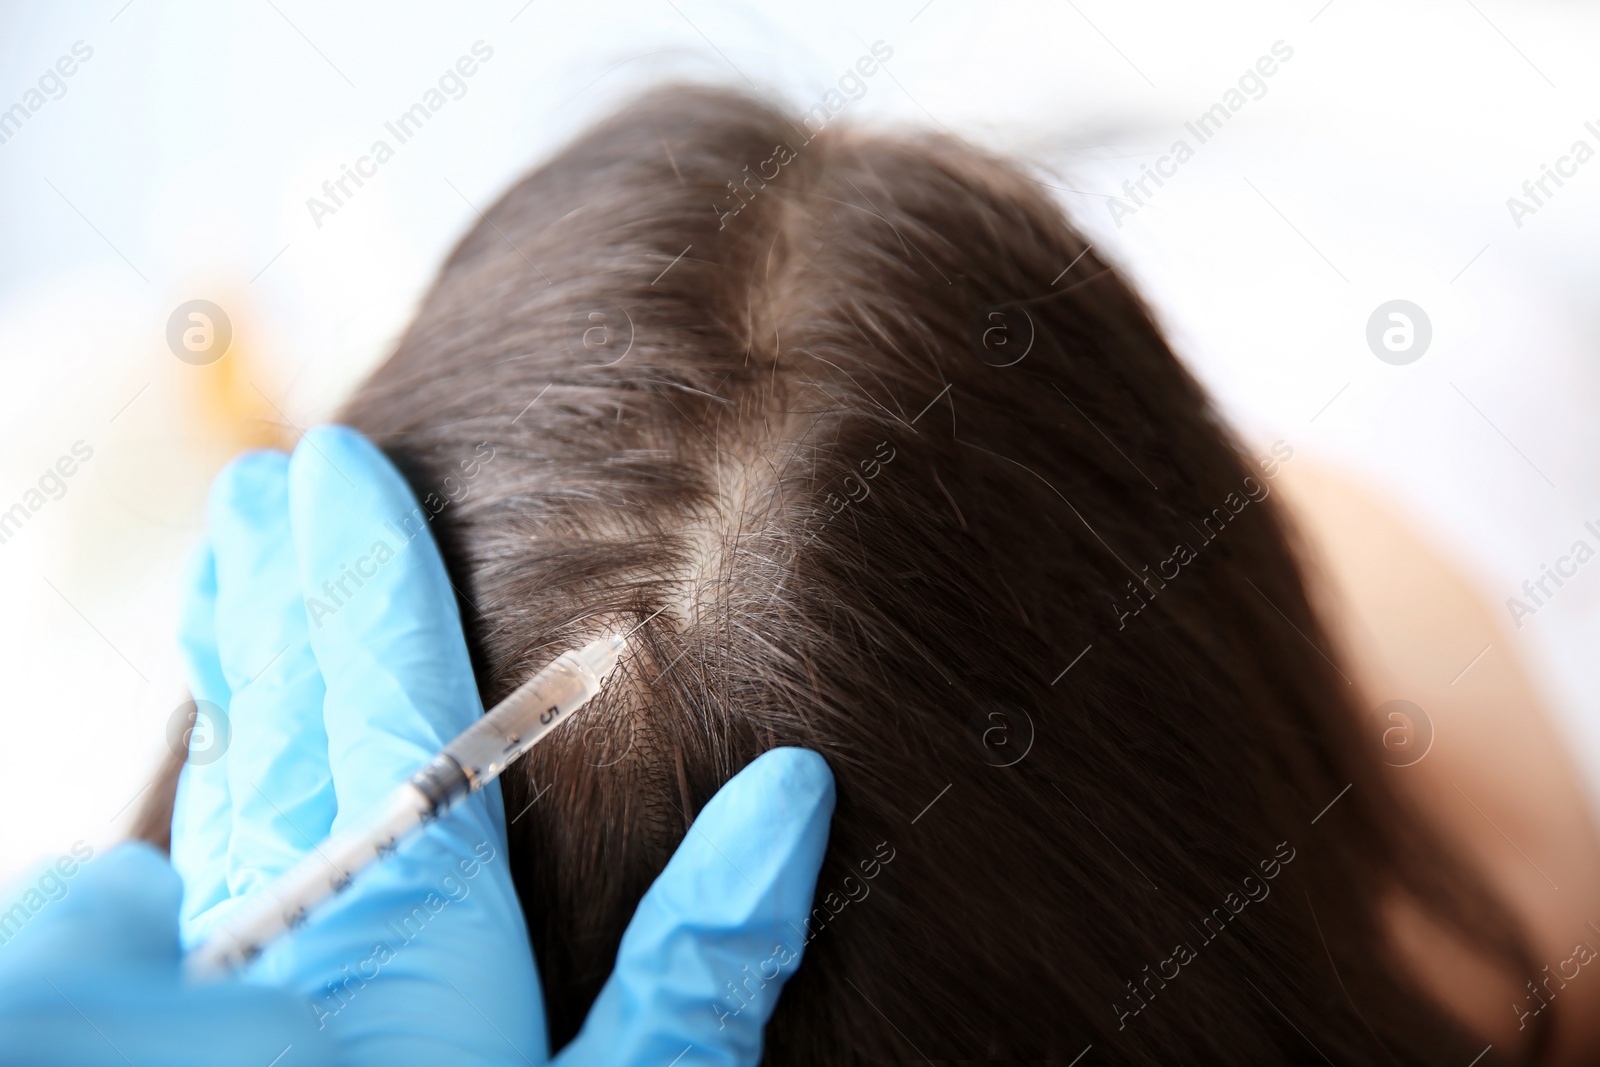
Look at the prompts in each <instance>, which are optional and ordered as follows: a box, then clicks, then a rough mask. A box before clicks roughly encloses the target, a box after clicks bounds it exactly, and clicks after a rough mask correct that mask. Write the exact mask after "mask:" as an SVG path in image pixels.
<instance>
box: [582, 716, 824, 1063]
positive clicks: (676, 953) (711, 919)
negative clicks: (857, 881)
mask: <svg viewBox="0 0 1600 1067" xmlns="http://www.w3.org/2000/svg"><path fill="white" fill-rule="evenodd" d="M832 816H833V775H832V774H831V773H830V772H829V770H828V765H827V763H826V762H824V761H823V759H822V757H821V756H819V755H817V754H816V753H815V752H811V751H808V750H806V749H799V748H779V749H774V750H772V751H770V752H767V753H765V754H763V755H762V756H760V757H759V758H758V759H756V760H754V761H753V762H752V763H751V764H750V765H749V766H748V767H746V768H745V769H744V770H742V771H740V772H739V773H738V774H736V775H735V776H734V777H733V778H732V779H731V780H730V781H729V782H728V783H727V785H725V786H723V787H722V789H721V790H719V791H718V793H717V795H716V796H714V797H712V798H711V802H710V803H709V804H707V805H706V807H705V810H704V811H702V812H701V813H700V816H699V818H697V819H696V820H695V821H694V824H693V825H692V826H691V827H690V828H689V833H688V835H687V836H686V837H685V838H684V840H683V843H682V844H681V845H679V846H678V851H677V852H676V853H675V854H674V855H673V857H672V860H671V861H670V862H669V863H668V864H667V868H666V870H665V871H663V872H662V873H661V876H660V877H659V878H657V879H656V881H655V884H654V885H652V886H651V887H650V890H649V892H647V893H646V894H645V896H644V899H643V900H642V901H640V903H639V909H638V911H637V912H635V913H634V917H633V921H632V922H631V923H630V924H629V925H628V929H627V932H626V933H624V934H623V936H622V946H621V948H620V949H619V950H618V952H617V966H616V969H615V970H614V971H612V973H611V977H610V978H609V979H608V980H607V981H606V984H605V987H604V988H603V989H602V990H601V991H600V996H599V998H598V999H597V1000H596V1001H595V1004H594V1008H593V1009H592V1010H591V1011H590V1012H589V1017H588V1019H586V1020H585V1021H584V1024H583V1029H582V1031H580V1032H579V1034H578V1036H577V1038H576V1039H574V1040H573V1042H572V1044H570V1045H568V1046H567V1047H566V1048H565V1049H564V1050H563V1051H562V1053H561V1055H560V1056H558V1057H557V1058H556V1063H558V1064H564V1065H568V1067H577V1065H579V1064H583V1065H588V1064H620V1065H626V1067H644V1065H647V1064H665V1063H673V1064H675V1067H694V1065H704V1064H717V1065H729V1067H731V1065H740V1067H754V1065H755V1064H756V1063H757V1062H758V1061H759V1060H760V1059H761V1035H762V1030H763V1028H764V1027H765V1026H766V1023H767V1020H768V1019H769V1018H770V1017H771V1015H772V1009H773V1008H774V1007H775V1006H776V1004H777V1001H778V993H779V991H780V990H781V989H782V987H783V984H784V982H786V981H787V980H788V978H789V976H790V975H791V974H793V973H794V971H795V968H797V967H798V966H799V965H800V956H801V954H802V953H803V951H804V949H805V935H804V933H803V931H804V930H805V929H806V918H807V914H808V913H809V911H810V909H811V898H812V894H813V893H814V892H815V890H816V884H817V873H818V872H819V871H820V870H821V868H822V855H823V852H824V851H825V850H826V848H827V844H828V822H829V820H830V819H831V818H832Z"/></svg>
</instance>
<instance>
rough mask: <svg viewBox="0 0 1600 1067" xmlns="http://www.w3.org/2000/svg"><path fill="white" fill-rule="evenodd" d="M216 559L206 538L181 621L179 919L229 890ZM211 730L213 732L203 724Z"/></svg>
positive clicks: (175, 817) (227, 696) (176, 830)
mask: <svg viewBox="0 0 1600 1067" xmlns="http://www.w3.org/2000/svg"><path fill="white" fill-rule="evenodd" d="M216 617H217V560H216V555H215V554H214V553H213V552H212V551H211V543H210V542H209V541H207V542H206V543H205V544H203V545H201V546H200V550H199V551H198V552H196V553H195V556H194V559H193V560H192V561H191V562H190V566H189V577H188V582H187V585H186V588H185V592H184V599H183V614H182V616H181V619H180V621H179V624H178V649H179V653H180V654H181V655H182V657H183V662H184V668H185V673H186V675H187V677H188V680H189V695H190V697H191V698H192V699H193V700H194V702H195V709H194V710H195V716H196V717H195V719H194V721H193V722H192V724H191V726H190V737H189V738H188V739H183V738H179V739H177V740H178V743H180V744H183V745H187V746H188V749H189V752H190V755H191V758H188V759H186V760H185V761H184V765H183V770H182V772H181V773H180V774H179V776H178V793H177V798H176V800H175V801H174V803H173V808H172V866H173V867H174V868H176V869H177V871H178V874H179V875H180V876H181V877H182V879H183V885H184V892H183V909H182V912H181V913H180V926H186V925H187V924H188V923H189V922H190V921H191V920H193V919H194V918H195V917H196V916H198V915H200V914H201V913H202V912H205V911H207V910H208V909H210V908H212V907H215V906H216V905H217V904H219V903H221V902H222V901H224V900H226V899H227V898H228V877H227V873H228V870H227V868H228V834H229V827H230V826H231V824H232V810H231V805H230V802H229V800H228V768H227V767H226V766H225V765H224V764H223V763H222V761H221V760H222V757H223V756H224V755H225V754H226V752H227V748H226V740H225V739H224V738H225V736H231V731H229V730H228V727H227V712H228V704H229V702H230V700H231V697H232V690H230V689H229V688H228V682H227V679H226V678H224V677H223V675H222V660H221V657H220V656H219V654H218V652H217V627H216V621H217V618H216ZM205 730H209V731H211V734H210V736H209V738H203V737H202V732H203V731H205Z"/></svg>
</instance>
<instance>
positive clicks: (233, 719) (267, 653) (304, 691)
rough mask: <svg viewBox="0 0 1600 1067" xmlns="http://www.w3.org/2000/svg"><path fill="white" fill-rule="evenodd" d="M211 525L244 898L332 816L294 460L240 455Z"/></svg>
mask: <svg viewBox="0 0 1600 1067" xmlns="http://www.w3.org/2000/svg"><path fill="white" fill-rule="evenodd" d="M210 521H211V540H212V546H213V549H214V550H215V552H216V557H217V623H216V625H217V650H218V653H219V655H220V658H221V661H222V672H223V676H224V677H225V678H226V679H227V682H228V685H229V687H230V688H231V689H232V690H233V699H232V702H231V704H230V706H229V708H228V718H229V725H230V727H231V730H232V739H231V741H230V743H229V748H228V752H227V756H226V757H225V761H224V765H225V766H226V767H227V771H228V795H229V798H230V800H231V802H232V810H233V830H232V835H231V836H230V838H229V841H228V874H227V877H228V889H229V891H230V892H231V894H232V895H233V896H235V897H241V896H244V895H246V894H249V893H251V892H254V891H257V890H259V889H261V888H263V887H264V886H266V885H267V884H268V883H270V882H271V881H272V879H274V878H276V877H277V876H278V875H279V874H281V873H283V872H284V871H285V870H287V869H288V868H289V867H290V866H292V865H293V864H294V863H296V862H297V861H298V860H299V859H300V857H301V856H302V855H304V854H305V853H306V852H308V851H310V849H311V848H312V847H313V846H314V845H316V844H317V843H318V842H319V841H321V840H322V839H323V838H324V837H326V836H327V834H328V828H329V827H330V826H331V825H332V824H333V814H334V793H333V778H332V774H331V772H330V771H329V768H328V757H327V740H326V736H325V733H324V731H323V726H322V701H323V692H324V690H323V684H322V675H321V672H320V671H319V670H318V668H317V661H316V657H315V656H313V655H312V652H311V643H310V639H309V637H308V635H307V633H306V609H305V603H304V601H303V599H302V597H301V594H300V584H299V580H298V578H299V568H298V567H297V565H296V562H295V558H294V539H293V537H292V535H291V533H290V528H289V457H288V456H285V455H284V454H283V453H281V452H251V453H247V454H245V455H243V456H240V457H239V458H238V459H236V460H234V461H233V462H232V463H230V464H229V465H228V466H227V467H226V468H225V469H224V470H223V472H222V473H221V474H220V475H218V476H217V480H216V483H215V484H214V485H213V486H212V490H211V506H210Z"/></svg>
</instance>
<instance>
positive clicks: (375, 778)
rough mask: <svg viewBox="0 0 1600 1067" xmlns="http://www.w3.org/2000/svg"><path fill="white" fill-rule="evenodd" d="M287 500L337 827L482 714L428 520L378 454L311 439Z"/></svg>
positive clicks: (351, 435) (338, 430)
mask: <svg viewBox="0 0 1600 1067" xmlns="http://www.w3.org/2000/svg"><path fill="white" fill-rule="evenodd" d="M289 497H290V512H291V514H292V516H293V525H294V539H295V547H296V550H297V554H298V556H299V562H300V582H301V584H302V586H303V587H304V588H305V590H306V596H307V601H306V607H307V614H308V616H309V618H310V626H311V645H312V648H313V649H314V650H315V652H316V656H317V661H318V662H319V663H320V664H321V667H322V674H323V677H324V678H325V679H326V681H327V686H328V697H327V701H326V704H325V706H324V712H323V718H324V721H325V723H326V726H327V736H328V758H329V761H330V763H331V764H332V767H333V776H334V788H335V789H336V790H337V792H338V798H339V813H338V817H337V821H336V828H340V827H342V826H343V825H344V824H345V822H346V820H348V819H352V818H358V817H360V815H361V814H362V813H363V812H364V811H365V810H366V809H368V808H370V807H371V806H372V805H373V804H374V803H376V802H377V801H379V800H380V799H382V798H383V797H384V796H385V795H386V794H387V793H389V791H391V790H392V789H394V788H395V787H396V786H397V785H399V784H400V783H401V782H403V781H404V780H405V779H406V778H408V777H409V776H410V775H411V774H412V773H414V772H415V771H416V770H418V769H419V768H420V767H421V766H422V765H423V764H424V763H425V762H426V761H427V760H428V759H430V758H431V757H432V756H433V754H434V753H435V752H437V751H438V750H439V749H440V748H441V747H443V746H444V744H445V743H446V742H447V741H449V740H451V739H452V738H454V737H455V735H456V734H458V733H460V732H461V731H462V730H464V729H466V728H467V727H468V726H469V725H471V723H472V722H473V721H474V720H476V719H477V718H478V717H479V716H480V715H481V714H482V711H483V708H482V704H481V703H480V701H479V699H478V688H477V684H476V682H475V681H474V680H473V676H472V662H471V660H470V658H469V657H468V655H467V645H466V638H465V637H464V636H463V634H462V632H461V620H460V617H459V616H458V614H457V611H456V594H455V589H454V587H453V586H452V585H451V584H450V579H449V577H448V576H447V575H446V573H445V569H444V562H443V561H442V560H441V559H440V558H439V551H438V549H437V548H435V547H434V543H433V536H432V534H431V533H430V532H429V530H428V520H429V518H430V517H431V516H430V515H429V513H428V512H427V511H425V510H423V508H422V506H421V505H420V504H418V503H417V500H416V497H415V496H413V495H412V493H411V489H410V487H409V486H408V485H407V484H406V482H405V480H404V479H403V478H401V476H400V473H399V472H398V471H396V470H395V469H394V467H393V465H392V464H390V462H389V461H388V459H387V458H385V457H384V455H383V453H381V452H379V451H378V449H377V448H376V447H375V446H374V445H372V444H371V443H370V442H369V441H367V440H366V438H364V437H362V436H361V435H360V434H358V433H356V432H355V431H354V430H351V429H348V428H346V427H343V426H320V427H316V428H314V429H312V430H310V431H309V432H307V434H306V435H305V437H304V438H303V439H302V440H301V442H300V445H299V447H297V448H296V449H295V451H294V456H293V458H292V459H291V460H290V463H289ZM465 807H467V805H463V808H465ZM479 807H480V808H483V809H484V811H487V810H488V809H492V810H493V812H494V815H495V816H496V817H497V819H498V825H500V826H501V827H502V828H501V829H500V830H499V832H498V838H497V839H498V841H500V842H503V841H504V839H505V836H504V829H503V822H504V818H505V814H504V810H503V808H501V806H500V805H499V804H498V803H496V804H493V805H487V806H486V807H485V806H484V805H479ZM457 810H458V811H459V810H461V809H457ZM452 817H453V816H452Z"/></svg>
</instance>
